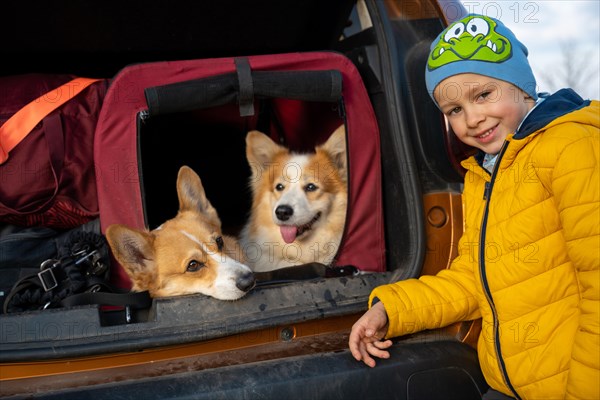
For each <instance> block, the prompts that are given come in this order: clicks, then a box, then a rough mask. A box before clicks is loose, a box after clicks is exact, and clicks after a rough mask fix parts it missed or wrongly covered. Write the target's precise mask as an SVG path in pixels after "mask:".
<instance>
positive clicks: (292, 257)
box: [240, 125, 348, 272]
mask: <svg viewBox="0 0 600 400" xmlns="http://www.w3.org/2000/svg"><path fill="white" fill-rule="evenodd" d="M246 157H247V160H248V163H249V164H250V168H251V171H252V172H251V177H250V179H251V181H250V188H251V191H252V209H251V211H250V217H249V219H248V222H247V223H246V225H245V226H244V228H243V229H242V232H241V235H240V243H241V245H242V249H243V251H244V254H245V257H246V261H247V263H248V265H249V266H250V268H252V270H253V271H255V272H265V271H271V270H275V269H279V268H283V267H288V266H292V265H299V264H307V263H313V262H317V263H321V264H325V265H329V264H331V263H332V261H333V259H334V257H335V255H336V253H337V251H338V248H339V246H340V242H341V239H342V234H343V231H344V224H345V221H346V207H347V197H348V189H347V160H346V132H345V126H344V125H341V126H340V127H339V128H338V129H336V130H335V131H334V132H333V133H332V134H331V136H330V137H329V139H328V140H327V141H326V142H325V143H324V144H322V145H320V146H317V147H316V148H315V151H314V153H310V154H301V153H296V152H292V151H290V150H289V149H288V148H286V147H283V146H281V145H279V144H277V143H275V142H274V141H273V140H271V139H270V138H269V137H268V136H267V135H265V134H263V133H261V132H259V131H251V132H249V133H248V134H247V136H246Z"/></svg>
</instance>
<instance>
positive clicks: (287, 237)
mask: <svg viewBox="0 0 600 400" xmlns="http://www.w3.org/2000/svg"><path fill="white" fill-rule="evenodd" d="M279 229H280V230H281V237H282V238H283V240H284V241H285V242H286V243H292V242H293V241H294V239H296V235H297V234H298V227H296V226H293V225H281V226H280V227H279Z"/></svg>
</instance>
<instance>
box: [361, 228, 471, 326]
mask: <svg viewBox="0 0 600 400" xmlns="http://www.w3.org/2000/svg"><path fill="white" fill-rule="evenodd" d="M465 237H466V236H465V235H463V237H462V238H461V240H460V242H459V255H458V257H456V259H455V260H454V261H453V262H452V265H451V267H450V268H449V269H446V270H442V271H440V272H439V273H438V274H437V275H435V276H422V277H420V278H419V279H409V280H405V281H400V282H396V283H392V284H388V285H384V286H379V287H377V288H375V289H374V290H373V292H372V293H371V296H370V299H369V305H372V303H373V299H374V298H375V297H376V298H378V299H379V300H380V301H381V302H382V303H383V305H384V307H385V310H386V313H387V315H388V320H389V327H388V332H387V335H386V337H388V338H390V337H396V336H401V335H405V334H410V333H414V332H418V331H421V330H424V329H435V328H441V327H444V326H447V325H450V324H452V323H454V322H458V321H467V320H472V319H476V318H479V317H480V314H479V308H478V306H477V300H476V298H475V282H474V275H473V267H474V265H475V264H474V262H473V259H472V254H471V251H472V249H471V247H472V246H468V241H467V240H466V239H465Z"/></svg>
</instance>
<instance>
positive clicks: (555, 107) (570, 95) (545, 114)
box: [513, 89, 597, 139]
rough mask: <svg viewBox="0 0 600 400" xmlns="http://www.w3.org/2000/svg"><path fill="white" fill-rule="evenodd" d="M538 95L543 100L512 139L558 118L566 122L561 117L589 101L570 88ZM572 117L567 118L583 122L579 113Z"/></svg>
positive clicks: (580, 107) (526, 134)
mask: <svg viewBox="0 0 600 400" xmlns="http://www.w3.org/2000/svg"><path fill="white" fill-rule="evenodd" d="M540 97H541V98H543V99H544V102H543V103H542V104H540V105H539V106H538V107H536V108H535V109H534V110H533V111H532V112H531V114H529V115H528V116H527V118H525V121H523V123H522V124H521V127H520V128H519V130H518V131H517V132H515V135H514V137H513V138H514V139H523V138H525V137H527V136H528V135H530V134H531V133H533V132H536V131H538V130H540V129H542V128H547V127H548V126H549V125H551V124H554V122H558V121H557V120H558V119H559V118H560V119H561V122H566V121H565V120H563V118H561V117H563V116H565V117H566V116H567V115H568V114H571V113H573V111H577V110H580V109H582V108H584V107H587V106H589V105H590V103H591V102H590V100H583V99H582V98H581V97H580V96H579V95H578V94H577V93H575V92H574V91H573V90H572V89H561V90H559V91H558V92H556V93H554V94H552V95H547V94H540ZM572 117H573V118H567V120H568V121H578V122H584V121H581V116H580V115H572ZM596 124H597V123H596Z"/></svg>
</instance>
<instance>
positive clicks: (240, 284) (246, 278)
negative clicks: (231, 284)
mask: <svg viewBox="0 0 600 400" xmlns="http://www.w3.org/2000/svg"><path fill="white" fill-rule="evenodd" d="M254 285H256V281H255V280H254V274H253V273H252V272H247V273H244V274H242V275H241V276H240V277H239V278H238V279H237V280H236V281H235V286H236V287H237V288H238V289H240V290H241V291H242V292H247V291H249V290H250V289H252V288H253V287H254Z"/></svg>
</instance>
